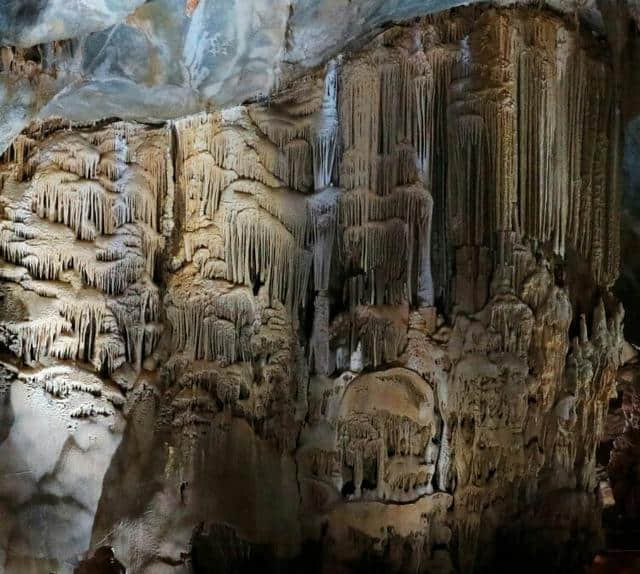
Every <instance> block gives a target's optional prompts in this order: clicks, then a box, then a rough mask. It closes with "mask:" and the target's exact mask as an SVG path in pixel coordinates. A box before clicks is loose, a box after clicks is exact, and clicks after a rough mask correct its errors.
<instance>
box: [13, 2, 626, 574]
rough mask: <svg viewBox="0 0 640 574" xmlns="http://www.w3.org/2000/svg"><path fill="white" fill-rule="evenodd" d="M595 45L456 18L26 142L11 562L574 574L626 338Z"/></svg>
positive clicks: (19, 227)
mask: <svg viewBox="0 0 640 574" xmlns="http://www.w3.org/2000/svg"><path fill="white" fill-rule="evenodd" d="M595 42H596V41H595V40H594V39H593V38H592V37H590V36H589V35H588V34H587V33H580V32H578V31H576V30H575V29H574V27H573V25H571V24H568V23H566V22H565V21H564V20H562V19H561V18H560V17H558V16H555V15H551V14H550V13H547V12H545V11H540V10H533V9H520V8H519V9H500V10H498V9H484V10H476V9H471V8H469V9H463V10H458V11H456V12H452V13H448V14H446V15H441V16H435V17H428V18H425V19H423V20H420V21H418V22H415V23H412V24H410V25H406V26H396V27H393V28H390V29H388V30H386V31H385V32H384V33H383V34H381V35H380V36H378V37H377V38H375V39H374V40H373V41H372V42H371V43H370V44H369V45H367V46H366V47H364V48H363V49H361V50H360V51H358V52H356V53H354V54H351V55H344V56H341V57H339V58H336V59H335V60H333V61H331V62H330V63H329V64H328V65H326V66H325V67H324V68H323V69H322V70H319V71H317V72H316V73H309V74H308V75H307V76H305V77H303V78H298V79H295V80H291V81H288V82H284V84H283V86H281V89H280V91H279V92H278V93H277V94H276V95H274V96H273V97H272V98H270V99H269V101H265V102H259V103H251V104H247V105H245V106H241V107H234V108H229V109H225V110H223V111H219V112H215V113H208V114H205V113H203V114H200V115H194V116H190V117H187V118H183V119H180V120H176V121H172V122H169V123H167V124H166V125H164V126H162V127H145V126H142V125H137V124H130V123H125V122H115V123H110V122H105V123H104V124H101V125H96V126H77V127H73V128H71V129H69V128H67V127H66V126H64V125H63V124H62V123H60V122H56V121H54V120H50V121H45V122H41V123H40V124H38V125H32V126H31V127H30V128H28V129H27V130H26V131H25V132H24V133H23V134H22V135H21V136H19V138H17V139H16V140H15V142H14V143H13V145H12V146H11V147H10V148H9V149H8V150H7V152H6V153H5V154H4V157H3V160H2V163H1V164H0V189H1V193H0V204H1V206H2V221H1V222H0V255H1V256H2V263H1V265H0V278H1V279H2V283H1V285H0V289H1V292H2V297H3V298H2V300H1V305H2V308H3V314H2V315H1V322H0V344H1V350H2V365H3V366H2V369H1V373H2V378H1V379H0V397H3V396H6V397H7V399H6V400H7V401H9V402H10V403H11V404H12V409H13V413H14V415H12V416H13V419H12V420H11V421H9V422H8V423H7V424H6V427H7V429H8V430H7V433H6V437H3V434H2V431H3V428H4V427H3V424H4V423H3V420H1V419H0V515H2V516H4V517H8V518H7V520H3V523H2V524H0V564H3V563H4V565H5V568H6V571H7V572H27V571H28V572H38V573H39V572H45V573H46V572H49V571H52V570H55V569H57V570H55V571H56V572H67V571H72V569H73V566H74V565H75V564H76V562H75V561H77V557H78V556H80V555H83V554H85V553H86V554H87V555H90V554H93V552H94V551H95V550H96V549H98V548H100V547H102V546H105V545H107V546H111V547H112V548H113V552H114V554H115V556H116V557H117V559H118V560H119V561H120V562H122V564H124V565H125V566H126V567H127V568H128V571H130V572H135V573H136V574H143V573H148V574H151V573H157V572H163V573H164V572H167V573H169V572H175V573H176V574H177V573H179V572H180V573H182V572H190V571H194V572H207V571H210V570H208V569H207V568H210V567H212V566H211V564H213V563H215V564H220V565H222V566H221V567H225V568H228V571H238V570H234V569H233V568H247V569H248V570H246V571H257V569H263V570H264V569H265V568H266V569H267V570H268V571H271V570H270V569H271V568H273V569H277V568H290V570H289V571H292V572H294V571H299V570H296V568H298V569H300V571H311V570H308V569H306V568H307V567H306V566H304V565H305V563H306V562H305V561H307V560H309V561H310V562H311V563H312V564H313V567H314V568H316V569H317V570H313V571H318V572H326V573H329V572H350V571H360V570H359V569H360V568H362V569H363V571H364V570H365V569H369V570H371V568H374V566H372V565H381V566H380V567H382V568H384V569H385V570H384V571H385V572H405V573H415V574H418V573H431V574H445V573H453V572H457V573H460V574H466V573H471V572H482V571H484V570H483V569H484V568H491V567H494V566H491V565H495V564H498V565H501V566H498V570H496V571H502V570H500V568H501V567H506V566H513V564H512V563H511V559H512V557H513V555H515V554H517V556H518V560H519V561H520V562H519V563H518V564H517V567H518V568H520V569H522V567H523V566H522V563H523V562H524V563H525V564H527V563H528V562H527V561H529V560H531V564H548V565H549V567H550V568H551V570H549V571H550V572H551V571H561V570H555V569H554V568H570V567H574V566H577V565H580V564H581V561H582V560H584V559H585V558H586V557H588V555H589V552H591V550H592V549H594V548H596V546H597V544H598V542H599V537H600V536H601V530H600V522H599V509H598V501H597V499H596V494H594V492H595V489H596V486H597V478H596V460H595V455H596V447H597V446H598V443H599V438H600V436H601V435H602V433H603V431H604V420H605V417H606V413H607V404H608V400H609V398H610V396H611V394H612V391H613V390H614V382H615V376H616V371H617V369H618V367H619V365H620V362H621V353H622V347H623V336H622V320H623V311H622V308H621V307H619V306H618V305H617V304H616V302H615V301H614V299H613V297H612V296H611V294H610V292H609V289H610V287H611V286H612V284H613V282H614V280H615V279H616V276H617V273H618V266H619V263H620V261H619V259H620V258H619V251H620V246H619V239H618V238H619V234H620V233H619V214H620V205H619V202H620V200H619V192H618V190H617V188H616V173H617V165H618V161H619V159H618V149H617V148H618V139H619V133H618V130H619V126H618V121H617V120H616V100H615V96H614V92H613V86H614V81H613V72H612V69H611V67H610V66H609V64H608V62H607V60H606V58H605V57H604V56H603V55H602V53H601V52H600V51H598V50H597V46H596V45H595ZM18 383H19V386H16V385H18ZM9 389H11V390H9ZM5 390H6V393H5ZM2 393H5V394H4V395H3V394H2ZM36 412H39V413H42V414H39V415H37V417H36V414H35V413H36ZM29 417H30V418H29ZM34 417H35V418H36V419H37V420H39V422H37V423H31V422H29V421H30V420H31V419H33V418H34ZM38 417H40V418H38ZM31 424H34V425H35V426H33V427H31V428H30V427H29V425H31ZM48 429H52V432H56V433H59V436H58V438H57V439H56V441H54V442H56V444H57V447H56V448H55V449H53V448H48V447H46V446H45V444H44V443H42V442H39V441H42V440H44V435H43V434H42V433H48V432H49V430H48ZM35 436H39V437H40V438H39V439H38V440H36V439H35V438H34V437H35ZM3 438H4V441H3V442H2V439H3ZM23 451H24V452H28V453H30V454H28V456H27V457H26V458H25V459H24V460H22V459H17V458H15V457H13V456H9V455H10V453H14V452H23ZM21 472H24V473H26V474H25V475H24V476H21V475H19V473H21ZM87 475H90V476H91V479H90V480H87V479H86V476H87ZM3 476H13V477H14V478H12V479H10V480H3V479H2V477H3ZM18 477H20V480H19V481H18ZM36 515H37V516H38V517H39V518H37V519H36V518H34V516H36ZM34 521H36V522H34ZM34 524H38V525H39V526H38V528H37V529H36V530H37V532H34V527H33V525H34ZM559 547H561V548H562V552H559V551H558V548H559ZM527 557H528V558H527ZM208 560H209V562H208ZM534 560H537V562H535V561H534ZM210 561H214V562H210ZM375 567H378V566H375ZM21 568H22V569H21ZM252 568H253V570H252ZM0 569H1V568H0ZM369 570H368V571H369ZM225 571H226V570H225ZM240 571H243V570H240ZM281 571H284V570H281ZM373 571H378V570H373ZM514 571H515V570H514ZM521 571H522V570H521Z"/></svg>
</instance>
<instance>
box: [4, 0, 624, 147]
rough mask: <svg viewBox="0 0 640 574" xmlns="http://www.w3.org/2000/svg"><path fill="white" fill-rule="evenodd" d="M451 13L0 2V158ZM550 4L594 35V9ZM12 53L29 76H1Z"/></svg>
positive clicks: (290, 3)
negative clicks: (42, 125)
mask: <svg viewBox="0 0 640 574" xmlns="http://www.w3.org/2000/svg"><path fill="white" fill-rule="evenodd" d="M635 2H636V0H631V2H630V3H629V5H630V6H631V7H633V6H634V5H635V4H634V3H635ZM500 3H502V4H506V3H509V2H500ZM458 4H460V2H459V1H458V0H360V1H354V0H153V1H150V2H143V1H142V0H72V1H69V0H0V45H3V46H13V47H16V48H15V49H14V48H7V47H5V48H3V50H4V52H3V58H2V60H1V61H0V117H1V118H2V122H1V124H0V152H1V151H3V150H4V149H5V148H6V147H7V145H8V144H9V143H10V142H11V141H12V139H13V138H14V137H15V136H16V135H17V134H18V133H20V131H21V130H22V129H23V128H24V127H25V126H26V125H27V124H28V123H29V121H31V120H33V119H39V118H45V117H50V116H62V117H64V118H67V119H69V120H71V121H74V122H80V123H86V122H93V121H96V120H100V119H104V118H109V117H119V118H123V119H130V120H138V121H163V120H166V119H171V118H175V117H179V116H183V115H186V114H190V113H194V112H197V111H201V110H206V109H211V108H212V107H220V106H225V105H233V104H238V103H241V102H243V101H246V100H249V99H253V98H256V97H259V96H262V95H265V94H268V93H270V92H272V91H273V89H274V88H275V87H277V85H278V82H279V80H280V79H282V78H283V77H285V78H286V77H290V76H291V75H295V74H300V73H302V72H303V71H304V70H305V69H308V68H309V67H313V66H316V65H318V64H320V63H322V62H323V61H325V60H326V59H327V58H328V57H329V56H332V55H335V54H336V53H338V52H339V51H341V50H343V49H344V48H345V47H348V46H349V45H352V44H353V43H354V42H355V41H358V40H360V41H361V40H364V39H366V38H367V37H369V36H370V35H371V34H372V33H373V32H374V31H375V30H376V29H379V28H380V27H381V26H384V25H385V24H388V23H390V22H392V21H401V20H406V19H409V18H413V17H416V16H420V15H424V14H427V13H431V12H437V11H440V10H445V9H448V8H451V7H453V6H455V5H458ZM548 4H549V5H550V6H551V7H553V8H555V9H558V10H562V11H566V12H572V13H576V14H578V13H579V14H580V17H582V18H583V19H584V20H586V21H588V22H589V24H590V25H591V26H593V27H594V28H601V29H602V28H603V26H604V24H603V19H602V17H601V11H600V10H599V9H598V8H597V7H596V5H595V2H594V1H593V0H587V1H586V2H580V3H573V2H569V1H567V0H552V1H550V2H548ZM16 49H17V50H18V51H19V52H20V53H21V54H24V55H25V58H26V59H27V61H28V65H13V66H12V65H11V63H12V61H13V56H14V52H15V50H16Z"/></svg>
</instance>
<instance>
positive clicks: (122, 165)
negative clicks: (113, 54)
mask: <svg viewBox="0 0 640 574" xmlns="http://www.w3.org/2000/svg"><path fill="white" fill-rule="evenodd" d="M167 135H168V132H167V131H166V130H147V129H146V128H142V127H140V126H135V125H132V124H126V123H114V124H110V125H109V126H107V127H106V128H100V129H94V130H76V131H66V130H60V129H56V128H55V126H53V127H52V128H51V129H50V130H42V133H41V134H40V135H37V134H36V135H35V136H34V137H33V138H27V137H21V138H18V140H17V141H16V143H15V145H14V146H13V147H12V148H11V149H10V150H9V151H8V152H7V153H6V154H5V156H4V158H3V161H4V162H5V167H6V168H7V169H8V170H9V171H5V175H6V174H7V173H9V176H8V177H10V178H13V180H14V181H13V182H11V183H7V182H6V181H5V184H7V185H13V186H19V187H17V189H20V190H21V193H20V195H15V196H7V202H6V203H7V209H6V210H5V217H6V219H5V220H4V221H3V222H2V223H0V227H1V229H0V253H1V254H2V257H3V258H4V259H5V261H7V262H9V263H11V264H14V265H17V266H19V267H18V268H20V267H22V268H24V269H25V271H26V273H28V274H29V275H30V280H29V282H28V283H27V284H28V285H33V287H28V288H29V289H33V290H34V291H35V293H36V295H37V297H38V302H37V305H38V306H39V307H42V305H44V303H45V302H46V301H52V302H53V303H52V305H53V306H54V310H53V312H52V316H50V317H47V318H46V320H41V319H39V318H37V317H36V318H29V319H26V320H24V321H23V322H20V323H11V322H10V323H9V330H10V331H11V332H13V333H15V335H16V342H17V343H16V344H15V345H14V346H15V347H16V348H15V349H14V352H15V353H16V355H17V356H19V357H20V358H22V360H24V361H25V362H26V363H27V364H35V363H37V362H38V361H41V360H42V359H44V358H45V357H47V356H49V357H52V358H55V359H57V360H59V361H79V362H80V363H81V364H84V365H86V366H89V367H90V368H93V369H94V370H95V371H97V372H100V373H102V374H106V375H107V376H109V375H111V374H112V373H114V372H115V371H116V370H117V369H118V368H119V367H121V366H122V365H123V364H124V363H125V362H129V363H130V364H131V365H132V366H134V368H136V369H140V368H142V364H143V362H144V360H145V358H146V357H149V356H150V355H151V354H152V353H153V350H154V349H155V347H156V346H157V344H158V342H159V339H160V336H161V333H162V325H161V324H160V323H159V322H158V320H159V299H158V296H157V290H156V288H155V286H154V285H153V283H152V279H153V277H154V275H155V270H156V265H157V259H158V256H159V253H160V251H161V249H162V248H163V245H164V238H163V237H162V236H161V235H160V234H159V233H158V231H159V227H160V219H159V217H160V213H161V209H162V203H163V201H164V199H165V197H166V196H167V195H168V191H169V190H168V187H169V183H168V180H167V153H166V151H165V150H166V149H168V147H167V146H168V139H167ZM18 276H19V275H18ZM31 280H35V281H34V282H33V283H31Z"/></svg>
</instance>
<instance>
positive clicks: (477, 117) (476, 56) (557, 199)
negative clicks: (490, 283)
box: [447, 13, 619, 286]
mask: <svg viewBox="0 0 640 574" xmlns="http://www.w3.org/2000/svg"><path fill="white" fill-rule="evenodd" d="M468 47H469V52H468V55H467V61H466V63H465V65H464V66H459V67H458V68H457V71H456V74H457V76H456V78H455V80H454V81H453V82H452V83H451V85H450V87H449V90H448V91H449V105H448V112H447V116H448V138H447V139H448V183H447V195H448V206H447V210H448V217H449V226H450V230H451V233H450V237H451V241H452V243H453V246H454V247H455V248H469V247H474V248H483V247H486V248H489V249H492V250H493V251H494V253H495V257H494V258H493V259H494V261H492V262H490V264H491V265H493V266H495V265H504V264H507V265H510V264H512V261H510V260H509V259H508V255H509V253H510V252H511V251H512V249H513V245H514V244H517V243H521V242H525V241H534V242H537V243H538V244H540V245H544V246H548V248H549V249H551V250H553V251H554V252H555V253H556V254H558V255H560V256H564V255H565V253H566V252H567V251H568V250H573V251H575V252H576V253H578V254H579V255H580V256H581V257H582V258H583V259H584V260H586V261H588V262H589V263H590V270H591V273H592V275H593V277H594V280H595V282H596V283H597V284H599V285H604V286H607V285H610V284H611V283H612V281H613V280H614V279H615V277H616V275H617V271H618V264H619V241H618V236H619V216H618V212H619V197H618V195H619V193H618V190H617V185H616V177H617V167H616V166H617V153H618V151H617V146H618V135H617V134H618V130H619V126H618V125H617V121H616V113H615V105H616V103H615V99H614V93H613V82H612V81H611V78H610V74H611V71H610V70H609V69H608V68H607V66H606V65H605V63H604V62H602V61H600V60H597V59H595V57H594V56H592V55H591V53H588V52H587V50H586V49H585V48H583V47H582V46H581V44H580V43H579V42H578V41H576V39H575V38H574V37H573V36H572V35H570V34H569V33H568V32H567V30H566V28H565V27H564V26H563V24H562V23H561V22H560V20H558V19H555V18H552V17H549V15H546V14H543V15H537V16H535V17H531V18H520V17H519V16H518V13H509V14H500V15H499V16H498V17H494V18H490V17H486V18H481V20H480V22H479V25H478V30H477V31H474V32H473V33H472V34H471V35H470V37H469V41H468ZM486 61H491V62H493V63H492V64H491V65H487V64H486V63H485V62H486ZM507 243H508V244H510V245H507Z"/></svg>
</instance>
